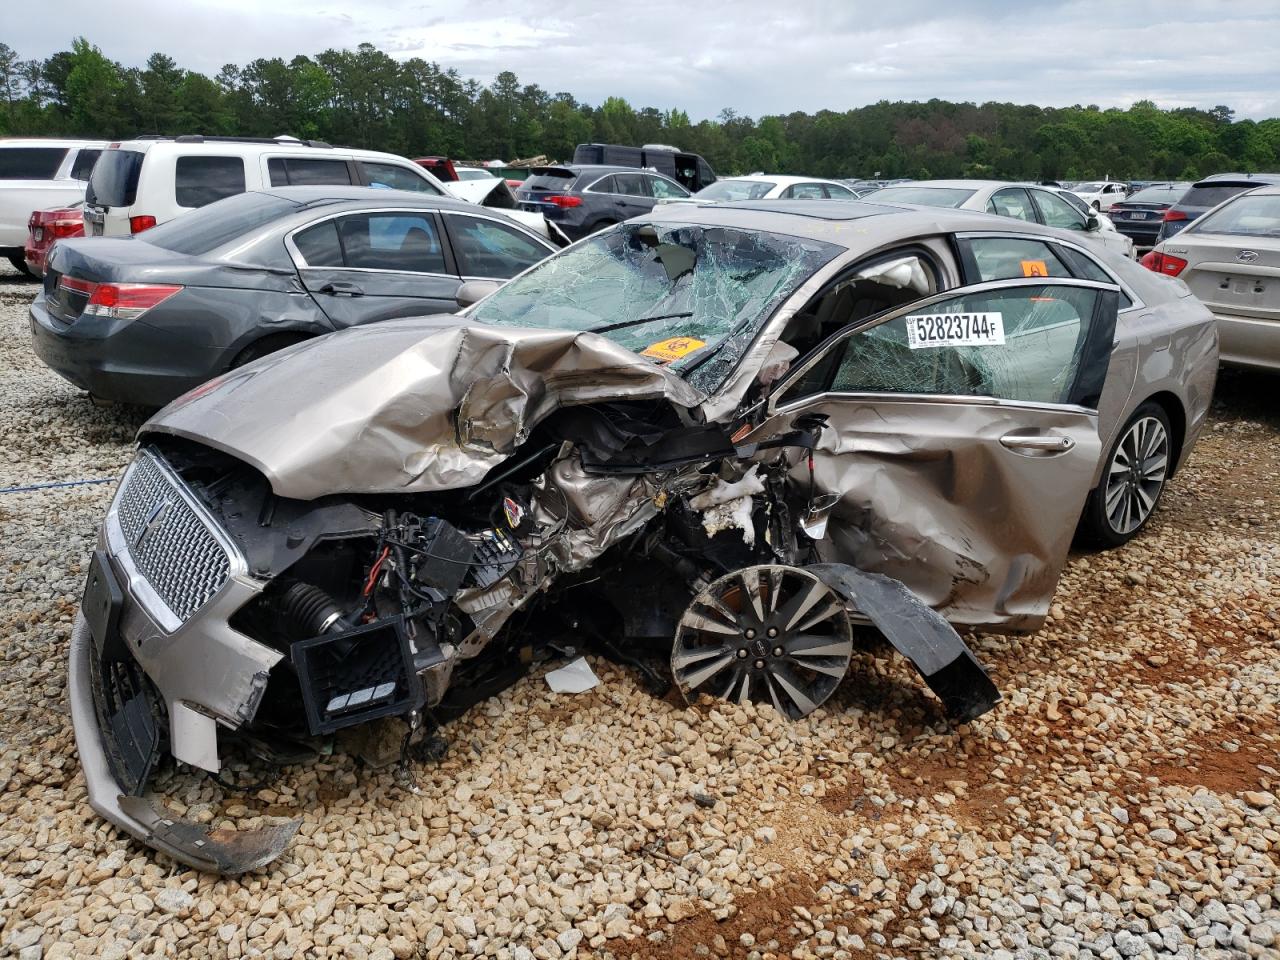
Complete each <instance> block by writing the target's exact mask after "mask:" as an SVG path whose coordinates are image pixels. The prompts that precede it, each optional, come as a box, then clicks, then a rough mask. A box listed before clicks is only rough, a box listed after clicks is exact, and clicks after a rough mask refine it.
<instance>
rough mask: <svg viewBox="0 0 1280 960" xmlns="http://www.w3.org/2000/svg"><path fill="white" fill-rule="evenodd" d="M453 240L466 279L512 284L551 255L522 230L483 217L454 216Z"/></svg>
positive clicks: (451, 234) (450, 232)
mask: <svg viewBox="0 0 1280 960" xmlns="http://www.w3.org/2000/svg"><path fill="white" fill-rule="evenodd" d="M449 239H450V240H451V241H452V243H453V255H454V256H455V257H456V258H457V260H458V272H459V273H460V274H462V276H464V277H484V278H487V279H495V280H509V279H510V278H511V277H514V276H515V275H516V274H517V273H520V272H521V271H522V270H524V269H526V268H528V267H531V266H533V265H534V264H535V263H537V262H538V261H539V260H541V259H543V258H544V257H545V256H546V255H547V254H548V253H549V252H550V251H549V250H547V248H546V247H544V246H542V244H540V243H538V242H537V241H536V240H534V239H533V238H532V237H528V236H525V235H524V234H523V233H521V232H520V231H518V230H513V229H512V228H511V227H508V226H505V225H503V224H501V223H495V222H494V221H492V220H482V219H480V218H479V217H463V216H450V217H449Z"/></svg>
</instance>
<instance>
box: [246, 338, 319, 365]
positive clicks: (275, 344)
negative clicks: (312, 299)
mask: <svg viewBox="0 0 1280 960" xmlns="http://www.w3.org/2000/svg"><path fill="white" fill-rule="evenodd" d="M309 339H310V338H309V337H306V336H303V335H302V334H298V333H273V334H271V335H270V336H266V337H263V338H262V339H261V340H255V341H253V343H251V344H249V345H248V346H247V347H245V348H244V349H243V350H241V351H240V352H239V353H237V354H236V356H235V359H234V360H232V361H231V366H230V367H228V368H227V369H229V370H235V369H236V368H238V367H243V366H244V365H245V364H247V363H253V361H255V360H260V359H262V358H263V357H265V356H266V355H267V354H269V353H275V352H276V351H278V350H283V349H284V348H285V347H291V346H293V345H294V344H295V343H301V342H302V341H303V340H309Z"/></svg>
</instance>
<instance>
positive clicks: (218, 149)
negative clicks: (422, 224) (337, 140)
mask: <svg viewBox="0 0 1280 960" xmlns="http://www.w3.org/2000/svg"><path fill="white" fill-rule="evenodd" d="M108 146H110V147H114V148H118V149H120V150H134V151H137V152H139V153H148V152H150V151H152V150H161V151H164V150H168V151H170V152H178V153H187V154H194V153H203V154H213V155H219V156H257V155H259V154H264V153H270V154H274V155H285V156H299V157H318V158H319V157H326V156H330V157H332V156H343V157H347V156H349V157H355V158H357V159H364V160H399V161H402V162H404V163H406V164H413V165H414V166H417V164H414V162H413V161H412V160H410V159H409V158H408V157H402V156H400V155H399V154H395V153H387V152H385V151H383V150H365V149H362V148H360V147H342V146H337V145H335V144H329V143H322V142H320V141H318V140H312V141H303V140H257V139H249V138H245V139H237V138H234V137H207V138H192V139H179V138H172V137H154V138H148V137H144V138H138V139H135V140H112V141H111V142H110V143H109V144H108ZM419 169H421V168H419ZM428 172H430V171H428Z"/></svg>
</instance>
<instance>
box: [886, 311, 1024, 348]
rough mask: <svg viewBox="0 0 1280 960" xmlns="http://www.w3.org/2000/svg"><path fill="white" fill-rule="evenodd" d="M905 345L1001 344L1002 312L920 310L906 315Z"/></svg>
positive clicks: (1002, 329)
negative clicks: (929, 311) (922, 311)
mask: <svg viewBox="0 0 1280 960" xmlns="http://www.w3.org/2000/svg"><path fill="white" fill-rule="evenodd" d="M906 321H907V346H908V347H910V348H911V349H912V350H921V349H924V348H925V347H1001V346H1004V316H1003V314H999V313H920V314H915V315H914V316H910V317H907V318H906Z"/></svg>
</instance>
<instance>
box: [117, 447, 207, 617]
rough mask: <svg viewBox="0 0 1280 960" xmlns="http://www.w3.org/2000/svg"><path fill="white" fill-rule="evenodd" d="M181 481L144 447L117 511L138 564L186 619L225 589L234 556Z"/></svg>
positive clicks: (173, 609)
mask: <svg viewBox="0 0 1280 960" xmlns="http://www.w3.org/2000/svg"><path fill="white" fill-rule="evenodd" d="M181 484H182V481H181V480H179V479H178V478H177V477H175V476H173V475H172V474H170V472H169V471H168V470H166V469H165V468H164V467H163V466H162V465H161V463H160V462H159V461H158V460H157V458H156V457H155V456H154V455H153V454H151V453H148V452H147V451H145V450H144V451H142V452H141V453H139V454H138V458H137V460H135V461H134V464H133V468H132V469H131V470H130V471H129V475H128V477H126V478H125V482H124V484H123V485H122V486H121V488H120V493H119V495H118V496H117V498H116V503H115V511H116V520H117V522H118V523H119V525H120V533H121V535H122V538H123V541H124V543H123V546H124V548H125V550H126V551H127V552H128V554H129V559H130V560H132V561H133V565H134V567H135V568H136V569H137V571H138V573H139V574H141V576H142V577H143V579H145V580H146V581H147V583H148V585H149V586H150V587H151V589H152V591H154V593H155V595H156V596H157V597H158V598H159V599H160V601H161V602H162V603H163V604H164V605H165V606H166V607H168V608H169V612H170V613H172V614H173V616H174V617H176V618H177V619H178V620H179V621H183V622H185V621H186V620H187V619H188V618H189V617H190V616H191V615H192V614H193V613H195V612H196V611H197V610H199V609H200V608H201V607H202V606H204V605H205V603H207V602H208V601H209V600H210V599H211V598H212V597H213V595H214V594H215V593H217V592H218V591H219V590H220V589H222V585H223V584H224V583H226V582H227V577H228V576H229V575H230V572H231V561H230V558H229V557H228V556H227V551H226V550H225V549H223V547H222V544H220V543H219V542H218V538H217V537H215V536H214V535H213V533H212V532H211V531H210V530H209V528H208V526H207V525H206V521H205V520H204V518H203V517H202V516H201V515H200V514H199V513H198V512H197V511H196V509H195V507H193V506H192V505H191V503H190V502H189V500H188V499H187V497H188V494H187V493H186V492H185V491H184V490H183V489H182V488H181Z"/></svg>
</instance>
